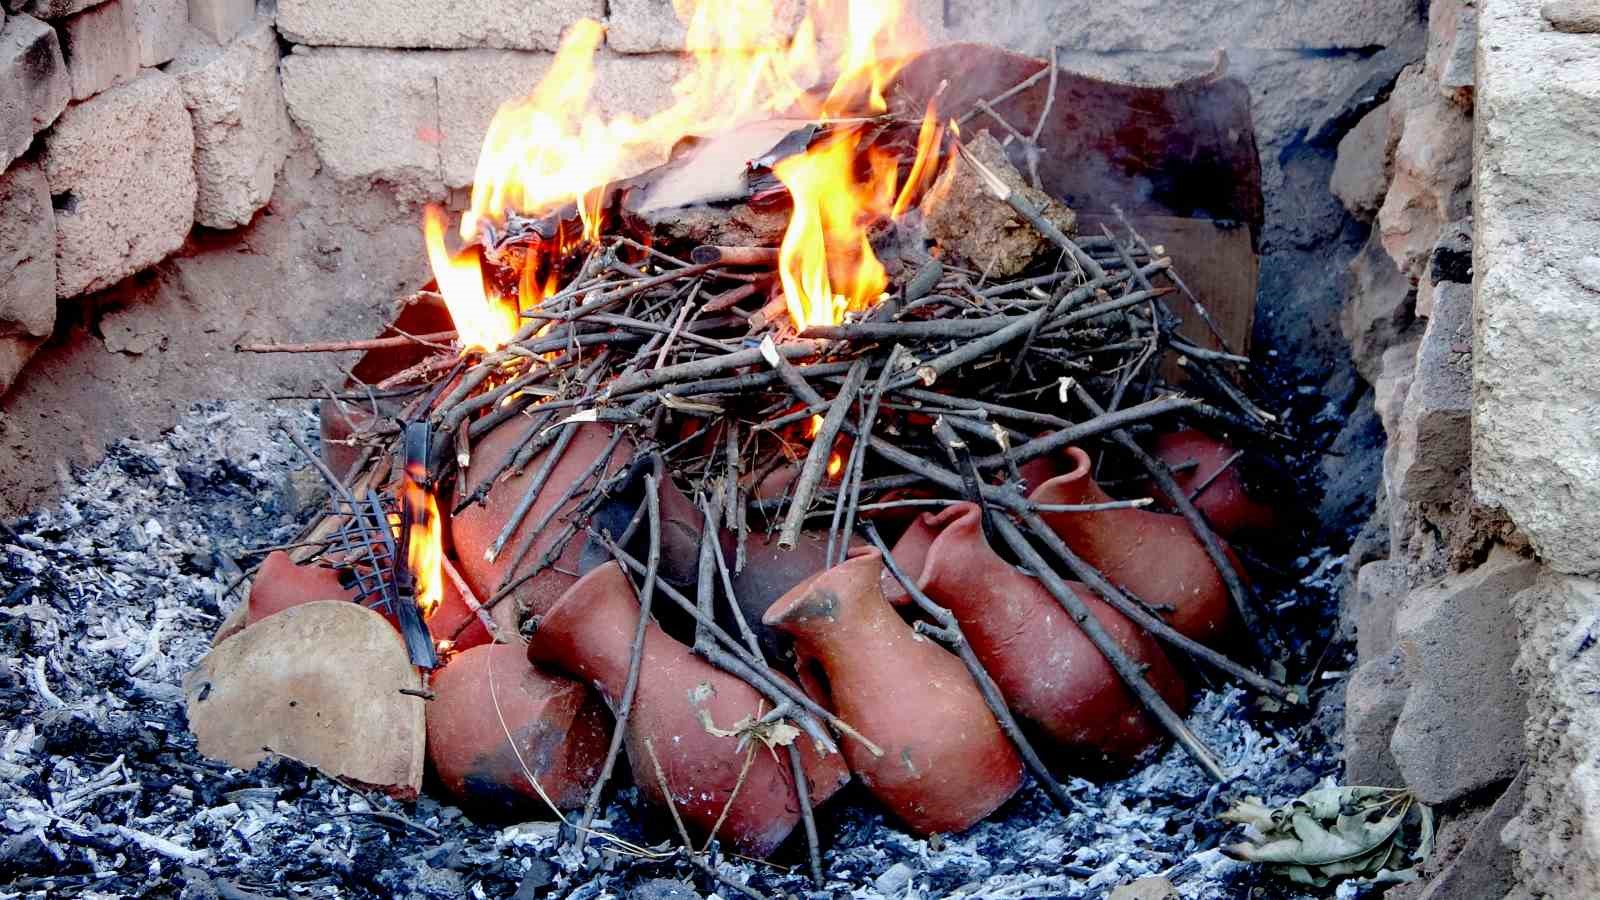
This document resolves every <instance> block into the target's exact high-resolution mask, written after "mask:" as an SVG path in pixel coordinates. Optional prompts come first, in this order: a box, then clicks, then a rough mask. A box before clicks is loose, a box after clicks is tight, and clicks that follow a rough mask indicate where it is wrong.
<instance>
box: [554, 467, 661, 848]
mask: <svg viewBox="0 0 1600 900" xmlns="http://www.w3.org/2000/svg"><path fill="white" fill-rule="evenodd" d="M644 487H645V505H646V506H647V507H648V509H649V519H650V553H649V556H647V557H646V559H645V568H644V587H643V588H641V589H640V590H639V620H638V622H637V623H636V624H635V625H634V627H633V645H632V646H633V650H632V652H631V653H630V654H629V657H628V678H627V680H626V681H625V682H623V686H622V697H621V699H619V700H618V701H617V710H616V716H617V723H616V725H615V727H613V728H612V730H611V746H610V747H608V748H606V761H605V765H604V766H602V767H601V769H600V777H599V779H597V780H596V781H595V783H594V790H593V791H591V792H590V794H589V802H588V803H585V804H584V806H583V816H582V818H580V819H579V820H578V833H579V834H584V833H585V832H587V831H588V830H589V824H590V823H591V822H593V821H594V813H595V810H596V809H597V808H599V806H600V792H601V791H602V790H604V789H605V786H606V782H608V781H610V780H611V770H612V769H614V768H615V767H616V765H617V756H618V754H620V753H621V752H622V739H623V737H624V732H626V731H627V730H628V714H629V713H630V712H632V710H633V698H634V695H635V694H636V693H637V692H638V690H639V668H640V664H641V663H642V662H643V660H644V638H645V632H646V630H647V629H648V626H649V625H650V601H651V600H652V599H653V598H654V597H655V594H656V573H657V571H658V570H659V568H660V565H661V500H660V498H659V497H658V496H657V494H656V476H655V475H652V474H646V475H645V476H644ZM653 756H654V754H652V757H653ZM671 796H672V795H671V793H670V792H669V793H668V794H667V797H668V802H669V803H670V802H671V799H670V798H671ZM673 815H674V817H676V815H677V812H676V811H674V812H673ZM679 825H680V826H681V825H682V823H681V822H680V823H679Z"/></svg>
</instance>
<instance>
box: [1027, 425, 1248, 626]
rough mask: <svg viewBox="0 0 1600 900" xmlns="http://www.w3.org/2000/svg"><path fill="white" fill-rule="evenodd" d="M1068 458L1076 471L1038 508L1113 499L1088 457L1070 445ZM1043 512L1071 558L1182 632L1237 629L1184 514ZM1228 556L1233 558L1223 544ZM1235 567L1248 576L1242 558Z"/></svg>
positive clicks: (1056, 483) (1052, 487) (1042, 488)
mask: <svg viewBox="0 0 1600 900" xmlns="http://www.w3.org/2000/svg"><path fill="white" fill-rule="evenodd" d="M1067 455H1068V456H1069V457H1070V458H1071V459H1072V460H1073V462H1074V466H1073V468H1072V471H1070V472H1068V473H1066V474H1065V475H1058V476H1056V477H1055V478H1052V479H1050V480H1049V481H1047V482H1045V483H1044V484H1041V485H1039V487H1038V489H1037V490H1035V491H1034V492H1033V493H1032V494H1030V495H1029V496H1028V499H1029V500H1032V501H1033V502H1034V503H1040V504H1087V503H1105V502H1107V501H1109V500H1111V497H1110V496H1108V495H1107V494H1106V492H1105V491H1103V490H1101V489H1100V485H1098V484H1096V483H1095V480H1094V478H1093V476H1092V475H1091V474H1090V469H1091V465H1090V462H1089V454H1087V453H1085V452H1083V451H1082V450H1080V449H1079V448H1077V447H1068V448H1067ZM1039 515H1040V517H1041V518H1043V519H1044V520H1045V522H1046V523H1047V524H1049V526H1050V527H1051V528H1052V529H1053V530H1054V531H1055V533H1056V534H1058V535H1060V536H1061V540H1062V541H1064V542H1065V543H1066V545H1067V546H1068V547H1070V548H1072V551H1073V552H1074V553H1076V554H1078V555H1079V556H1081V557H1083V559H1084V560H1085V561H1086V562H1088V563H1089V564H1091V565H1093V566H1095V567H1096V568H1098V569H1099V570H1100V571H1101V572H1102V573H1103V574H1104V575H1105V576H1106V577H1107V578H1108V579H1110V580H1111V583H1112V584H1115V585H1117V586H1119V587H1122V588H1125V589H1127V590H1130V591H1132V592H1133V593H1134V594H1135V595H1137V596H1138V597H1139V598H1140V599H1141V600H1144V601H1145V602H1146V603H1149V604H1150V605H1151V607H1152V608H1154V610H1155V611H1156V612H1157V613H1158V614H1159V615H1160V616H1161V617H1162V618H1163V619H1165V620H1166V621H1167V623H1168V624H1170V625H1171V626H1172V627H1173V628H1174V629H1176V630H1177V631H1179V632H1181V633H1182V634H1184V635H1186V636H1188V637H1190V638H1193V639H1194V640H1197V641H1201V642H1204V643H1206V644H1218V643H1221V642H1223V641H1224V640H1225V639H1226V637H1227V633H1228V631H1229V629H1230V628H1231V627H1232V610H1231V607H1230V605H1229V598H1228V588H1227V586H1226V585H1224V584H1223V582H1222V576H1221V574H1219V573H1218V572H1217V567H1216V566H1215V565H1214V564H1213V563H1212V562H1211V557H1209V556H1207V555H1206V551H1205V547H1204V546H1203V545H1201V543H1200V541H1199V540H1198V539H1197V538H1196V537H1195V536H1194V532H1193V531H1191V530H1190V529H1189V523H1188V522H1185V521H1184V520H1183V518H1182V517H1181V516H1173V515H1167V514H1165V513H1154V512H1147V511H1145V510H1142V509H1110V510H1101V511H1099V512H1041V513H1040V514H1039ZM1223 551H1224V552H1225V553H1228V554H1229V556H1230V558H1231V556H1232V552H1233V551H1231V550H1229V549H1228V548H1227V545H1226V544H1224V545H1223ZM1234 565H1235V570H1236V571H1241V572H1242V571H1243V570H1242V569H1241V568H1240V567H1239V566H1238V563H1237V561H1235V564H1234Z"/></svg>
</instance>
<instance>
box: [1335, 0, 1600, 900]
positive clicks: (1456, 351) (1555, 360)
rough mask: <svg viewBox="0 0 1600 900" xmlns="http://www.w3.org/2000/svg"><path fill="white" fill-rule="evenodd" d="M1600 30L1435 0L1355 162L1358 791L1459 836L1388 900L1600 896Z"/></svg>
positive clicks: (1348, 317)
mask: <svg viewBox="0 0 1600 900" xmlns="http://www.w3.org/2000/svg"><path fill="white" fill-rule="evenodd" d="M1596 30H1600V5H1597V4H1594V3H1592V2H1565V0H1563V2H1549V3H1541V0H1479V2H1470V0H1435V2H1433V4H1432V8H1431V12H1430V27H1429V36H1428V41H1427V46H1426V51H1425V53H1424V54H1423V56H1422V58H1421V59H1420V60H1418V61H1417V62H1416V63H1414V64H1412V65H1410V66H1408V67H1406V68H1405V69H1404V70H1403V71H1402V72H1401V73H1400V74H1399V76H1398V78H1397V79H1396V80H1395V82H1394V84H1393V85H1392V86H1391V87H1390V89H1389V91H1388V99H1387V100H1386V101H1385V102H1384V103H1383V104H1382V105H1380V106H1377V107H1376V108H1374V109H1373V110H1372V111H1370V112H1368V113H1367V114H1366V115H1365V117H1364V118H1362V119H1361V120H1360V121H1359V122H1357V123H1355V124H1354V125H1353V127H1352V128H1351V129H1350V130H1349V132H1348V133H1347V134H1346V135H1345V137H1344V138H1343V140H1342V141H1341V143H1340V145H1339V153H1338V159H1337V163H1336V166H1335V171H1334V177H1333V181H1332V188H1333V190H1334V192H1335V193H1336V194H1338V195H1339V197H1340V198H1341V199H1342V200H1343V201H1344V203H1345V204H1346V205H1347V207H1348V208H1349V209H1350V210H1351V212H1352V214H1353V215H1357V216H1360V217H1363V218H1364V219H1367V220H1368V221H1370V222H1371V224H1372V228H1371V234H1370V238H1369V242H1368V244H1367V246H1366V248H1365V249H1364V251H1363V253H1362V254H1361V256H1360V257H1359V258H1358V260H1357V261H1356V263H1355V266H1354V268H1355V273H1354V274H1355V278H1353V279H1352V290H1351V292H1350V295H1349V297H1348V299H1347V302H1346V306H1345V312H1344V317H1343V322H1344V327H1345V330H1346V334H1347V336H1348V337H1349V338H1350V340H1351V343H1352V347H1353V350H1354V356H1355V360H1356V364H1357V367H1358V369H1359V370H1360V371H1361V373H1362V375H1363V376H1364V377H1366V378H1368V379H1369V380H1370V381H1371V382H1372V383H1373V385H1374V388H1375V394H1376V405H1377V409H1378V411H1379V413H1380V417H1381V419H1382V423H1383V427H1384V431H1385V433H1386V435H1387V443H1388V446H1387V449H1386V450H1385V453H1384V457H1383V467H1384V471H1383V475H1384V477H1383V486H1382V489H1381V490H1380V493H1379V497H1378V504H1377V506H1378V512H1377V514H1376V515H1375V516H1374V518H1373V520H1372V522H1371V523H1370V525H1369V527H1368V529H1367V530H1366V532H1365V534H1364V536H1363V540H1362V541H1360V542H1358V545H1357V547H1355V548H1353V549H1352V552H1351V557H1350V564H1351V570H1352V572H1353V573H1354V579H1353V581H1354V583H1353V586H1352V591H1351V594H1350V601H1349V603H1348V604H1347V609H1348V613H1349V617H1350V620H1351V623H1352V625H1353V627H1354V628H1355V632H1356V646H1357V668H1356V669H1355V670H1354V672H1353V673H1352V675H1351V677H1350V680H1349V683H1348V688H1347V703H1346V717H1347V718H1346V726H1347V727H1346V736H1347V745H1346V767H1347V777H1348V779H1349V780H1350V781H1352V782H1362V783H1377V784H1405V785H1406V786H1408V787H1410V788H1412V789H1413V790H1414V791H1416V792H1417V794H1418V795H1419V796H1420V797H1421V798H1422V799H1423V800H1424V801H1426V802H1428V803H1431V804H1434V805H1435V808H1436V809H1437V810H1438V811H1439V812H1440V813H1442V815H1443V816H1444V820H1445V821H1446V822H1447V823H1448V824H1447V828H1448V829H1449V831H1448V832H1442V833H1441V834H1442V836H1447V837H1448V839H1444V840H1441V853H1440V856H1439V858H1437V859H1436V860H1434V861H1433V862H1432V863H1431V864H1430V865H1429V866H1428V867H1427V870H1426V874H1428V875H1429V876H1430V879H1429V880H1427V881H1424V882H1422V883H1419V884H1417V885H1414V886H1407V887H1405V888H1399V889H1396V890H1394V891H1391V896H1420V897H1426V898H1430V900H1445V898H1462V900H1465V898H1480V897H1501V896H1510V897H1546V896H1548V897H1590V896H1595V895H1596V894H1600V774H1597V773H1600V768H1597V767H1600V744H1597V743H1596V742H1595V740H1594V738H1593V734H1594V731H1595V728H1594V726H1595V724H1596V722H1595V718H1596V716H1595V713H1594V703H1593V698H1594V695H1595V691H1596V690H1597V689H1600V680H1597V679H1600V675H1597V673H1600V660H1597V659H1596V658H1595V653H1594V651H1593V647H1594V645H1595V643H1596V642H1597V640H1600V632H1597V630H1596V629H1600V582H1596V581H1595V580H1594V577H1595V576H1596V574H1597V573H1600V537H1597V535H1600V529H1597V528H1596V525H1600V522H1597V521H1596V519H1595V517H1596V515H1597V513H1596V510H1597V509H1600V496H1595V494H1596V491H1597V490H1600V489H1597V488H1596V484H1600V481H1597V476H1600V446H1597V445H1596V443H1595V439H1594V434H1595V431H1594V428H1593V414H1592V407H1593V400H1592V399H1589V395H1590V394H1591V393H1592V392H1593V390H1594V387H1593V386H1594V385H1595V384H1596V383H1597V379H1596V374H1597V373H1596V370H1595V361H1594V360H1595V357H1594V354H1593V352H1592V347H1593V335H1594V334H1595V333H1596V330H1597V327H1600V312H1597V308H1600V307H1597V304H1596V302H1595V301H1596V299H1597V298H1596V294H1597V293H1600V256H1596V255H1595V254H1596V247H1600V154H1597V153H1596V152H1595V149H1594V148H1595V147H1597V146H1600V128H1597V126H1596V125H1595V123H1596V122H1600V34H1596V33H1594V32H1595V31H1596ZM1585 31H1587V32H1588V33H1581V32H1585ZM1572 32H1579V33H1572Z"/></svg>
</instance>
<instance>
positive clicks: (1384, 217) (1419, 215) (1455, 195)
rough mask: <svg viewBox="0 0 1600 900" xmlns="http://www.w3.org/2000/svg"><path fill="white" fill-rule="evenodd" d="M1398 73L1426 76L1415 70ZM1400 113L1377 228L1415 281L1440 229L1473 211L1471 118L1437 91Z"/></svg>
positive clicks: (1399, 263) (1384, 242) (1423, 78)
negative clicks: (1391, 174) (1397, 138)
mask: <svg viewBox="0 0 1600 900" xmlns="http://www.w3.org/2000/svg"><path fill="white" fill-rule="evenodd" d="M1402 77H1409V78H1415V79H1420V80H1426V78H1427V75H1426V73H1425V72H1424V71H1422V70H1421V69H1413V70H1408V72H1407V74H1406V75H1404V76H1402ZM1403 116H1404V118H1403V121H1402V123H1401V126H1400V141H1399V143H1398V144H1397V145H1396V146H1395V152H1394V177H1393V180H1392V181H1391V182H1390V184H1389V193H1388V195H1387V196H1386V197H1385V198H1384V201H1383V207H1382V208H1381V209H1379V210H1378V227H1379V229H1380V231H1381V233H1382V235H1383V246H1384V248H1385V249H1387V250H1388V251H1389V255H1390V256H1391V257H1393V258H1394V261H1395V264H1396V265H1398V266H1399V267H1400V270H1401V271H1402V272H1404V273H1405V274H1406V276H1407V277H1408V278H1410V279H1411V280H1412V282H1413V283H1415V282H1416V281H1417V279H1418V278H1420V277H1421V275H1422V270H1423V267H1424V266H1425V265H1426V262H1427V257H1428V253H1429V251H1431V250H1432V249H1433V245H1434V243H1435V242H1436V241H1437V240H1438V238H1439V234H1440V231H1441V229H1442V228H1443V227H1444V226H1445V225H1446V224H1447V223H1449V222H1453V221H1455V220H1457V219H1460V218H1461V217H1462V216H1465V215H1467V214H1468V213H1469V212H1470V211H1471V209H1472V194H1471V190H1472V117H1471V116H1470V115H1468V114H1467V112H1466V111H1465V110H1463V109H1462V108H1461V106H1459V105H1457V104H1455V103H1452V102H1450V101H1449V100H1447V99H1445V98H1444V97H1442V96H1439V95H1438V94H1437V93H1435V92H1429V93H1428V94H1427V95H1426V96H1425V97H1424V98H1423V99H1422V100H1421V102H1419V103H1417V104H1415V105H1412V106H1409V107H1407V108H1406V109H1405V110H1404V112H1403Z"/></svg>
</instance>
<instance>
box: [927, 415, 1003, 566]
mask: <svg viewBox="0 0 1600 900" xmlns="http://www.w3.org/2000/svg"><path fill="white" fill-rule="evenodd" d="M933 436H934V438H936V439H937V440H938V441H939V445H940V446H942V447H943V448H944V452H945V455H946V457H948V458H949V460H950V467H951V468H952V469H954V470H956V471H957V472H959V473H960V474H961V489H962V496H964V497H966V498H967V499H968V500H971V501H972V502H973V503H976V504H978V509H979V510H981V511H982V516H981V519H982V522H983V537H984V540H986V541H989V542H990V543H993V542H994V523H993V522H992V521H991V520H992V519H993V518H994V513H993V512H991V511H990V509H989V504H988V503H986V502H984V499H983V481H982V479H980V478H979V477H978V467H977V466H976V465H974V464H973V462H972V451H971V450H970V449H968V447H967V442H966V441H963V440H962V439H961V438H960V437H959V436H957V435H956V432H955V429H954V428H952V427H950V420H949V418H948V417H946V416H940V417H938V418H937V419H934V420H933Z"/></svg>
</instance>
